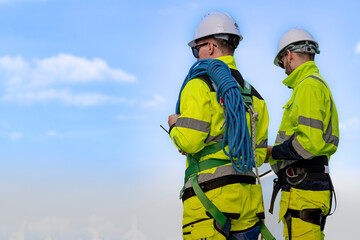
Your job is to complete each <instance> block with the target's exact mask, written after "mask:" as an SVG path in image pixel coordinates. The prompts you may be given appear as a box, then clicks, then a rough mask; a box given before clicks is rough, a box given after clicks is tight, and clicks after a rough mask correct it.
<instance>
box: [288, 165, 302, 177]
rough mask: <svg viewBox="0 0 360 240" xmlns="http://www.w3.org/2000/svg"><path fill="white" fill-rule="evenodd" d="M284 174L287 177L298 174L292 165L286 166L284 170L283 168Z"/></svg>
mask: <svg viewBox="0 0 360 240" xmlns="http://www.w3.org/2000/svg"><path fill="white" fill-rule="evenodd" d="M285 174H286V176H287V177H289V178H296V177H298V176H299V175H297V174H296V173H295V171H294V169H293V168H292V167H288V168H287V169H286V170H285Z"/></svg>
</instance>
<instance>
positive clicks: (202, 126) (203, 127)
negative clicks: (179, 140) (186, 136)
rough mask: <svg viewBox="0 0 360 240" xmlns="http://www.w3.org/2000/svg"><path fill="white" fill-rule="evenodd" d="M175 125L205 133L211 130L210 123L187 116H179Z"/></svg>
mask: <svg viewBox="0 0 360 240" xmlns="http://www.w3.org/2000/svg"><path fill="white" fill-rule="evenodd" d="M175 126H176V127H183V128H189V129H193V130H197V131H200V132H205V133H208V132H209V131H210V123H208V122H205V121H201V120H197V119H193V118H186V117H183V118H178V120H177V121H176V124H175Z"/></svg>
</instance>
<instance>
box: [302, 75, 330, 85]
mask: <svg viewBox="0 0 360 240" xmlns="http://www.w3.org/2000/svg"><path fill="white" fill-rule="evenodd" d="M309 77H311V78H314V79H316V80H319V81H320V82H322V83H323V84H324V85H325V87H326V88H327V86H326V83H325V82H324V80H322V79H321V78H319V77H317V76H314V75H310V76H308V77H306V78H309ZM306 78H304V80H305V79H306ZM304 80H303V81H304Z"/></svg>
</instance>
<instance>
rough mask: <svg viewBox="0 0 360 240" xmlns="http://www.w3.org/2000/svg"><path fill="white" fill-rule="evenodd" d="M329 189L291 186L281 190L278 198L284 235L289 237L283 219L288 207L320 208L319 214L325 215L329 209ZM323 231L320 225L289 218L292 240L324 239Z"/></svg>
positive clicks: (296, 208)
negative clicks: (286, 189) (319, 189)
mask: <svg viewBox="0 0 360 240" xmlns="http://www.w3.org/2000/svg"><path fill="white" fill-rule="evenodd" d="M330 195H331V192H330V191H312V190H301V189H296V188H291V189H290V191H284V190H283V191H282V193H281V200H280V213H279V222H280V220H282V221H283V223H284V237H285V239H286V240H288V239H289V232H288V228H287V224H286V221H285V218H284V216H285V214H286V212H287V210H288V209H293V210H303V209H321V215H323V216H325V215H326V214H327V213H328V212H329V209H330ZM324 236H325V235H324V233H323V232H322V231H321V229H320V226H319V225H316V224H312V223H309V222H305V221H303V220H301V219H300V218H291V239H292V240H320V239H324Z"/></svg>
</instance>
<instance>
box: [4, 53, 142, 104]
mask: <svg viewBox="0 0 360 240" xmlns="http://www.w3.org/2000/svg"><path fill="white" fill-rule="evenodd" d="M0 70H1V74H2V75H3V76H1V77H2V78H3V79H4V85H5V88H4V89H5V92H4V96H3V98H4V99H5V100H8V101H18V102H27V103H31V102H35V101H50V100H56V101H59V102H61V103H65V104H68V105H77V106H94V105H102V104H108V103H112V104H118V103H124V102H126V100H125V99H124V98H118V97H113V96H108V95H104V94H101V93H93V92H90V93H89V92H85V93H73V92H72V91H70V90H68V88H70V89H71V86H73V85H74V84H86V83H90V82H105V81H107V82H109V81H112V82H116V83H133V82H136V81H137V79H136V76H135V75H133V74H128V73H126V72H125V71H123V70H121V69H113V68H110V67H109V66H108V64H107V63H106V62H105V61H104V60H102V59H99V58H94V59H86V58H82V57H77V56H73V55H70V54H64V53H61V54H58V55H57V56H53V57H49V58H44V59H35V60H32V61H26V60H24V59H23V58H22V57H21V56H16V57H11V56H3V57H1V58H0ZM64 86H65V87H66V89H65V88H64Z"/></svg>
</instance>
